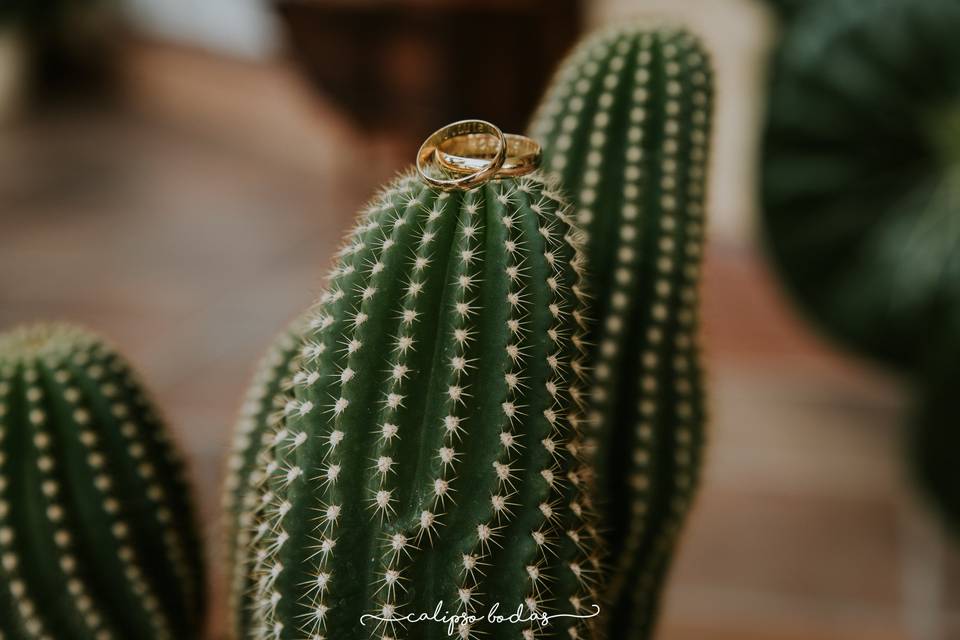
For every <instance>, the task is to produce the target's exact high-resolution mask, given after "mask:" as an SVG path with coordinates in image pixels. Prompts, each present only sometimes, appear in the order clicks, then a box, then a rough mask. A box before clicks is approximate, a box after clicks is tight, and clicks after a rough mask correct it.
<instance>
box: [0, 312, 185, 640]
mask: <svg viewBox="0 0 960 640" xmlns="http://www.w3.org/2000/svg"><path fill="white" fill-rule="evenodd" d="M188 493H189V492H188V491H187V487H186V483H185V480H184V474H183V464H182V462H181V460H180V458H179V456H178V454H177V452H176V451H175V449H174V447H173V445H172V443H171V442H170V440H169V438H168V435H167V433H166V431H165V430H164V428H163V425H162V423H161V422H160V420H159V418H158V417H157V416H156V414H155V413H154V410H153V409H152V407H151V405H150V404H149V402H148V400H147V399H146V397H145V396H144V394H143V392H142V390H141V387H140V385H139V384H138V382H137V381H136V378H135V377H134V374H133V373H132V372H131V370H130V368H129V366H128V365H127V364H126V363H125V362H124V361H123V360H122V359H121V358H120V357H119V356H118V355H117V354H116V353H115V352H114V351H113V350H112V349H110V348H109V347H107V346H106V345H105V344H104V343H103V342H101V341H100V340H99V339H98V338H97V337H95V336H93V335H90V334H88V333H85V332H83V331H81V330H79V329H75V328H71V327H66V326H59V325H52V326H37V327H31V328H24V329H17V330H14V331H12V332H10V333H7V334H5V335H3V336H0V637H2V638H8V639H14V640H27V639H29V640H34V639H44V640H54V639H55V640H73V639H77V640H87V639H93V640H108V639H111V638H114V639H117V640H119V639H122V638H144V639H160V638H198V637H200V631H201V626H202V615H203V608H204V581H203V569H202V565H201V550H200V542H199V538H198V536H197V533H196V527H195V522H194V518H193V510H192V507H191V505H190V503H189V502H188V498H187V496H188Z"/></svg>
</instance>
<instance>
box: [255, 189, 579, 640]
mask: <svg viewBox="0 0 960 640" xmlns="http://www.w3.org/2000/svg"><path fill="white" fill-rule="evenodd" d="M578 269H579V257H578V254H577V251H576V249H575V242H574V241H573V240H572V239H571V238H570V236H569V228H568V223H567V220H566V218H565V215H564V209H563V205H562V203H561V202H560V200H559V199H558V197H557V196H556V194H555V192H554V190H553V189H552V188H551V187H550V186H549V185H546V184H544V182H543V179H542V178H541V177H540V176H538V175H532V176H528V177H524V178H520V179H514V180H504V181H494V182H490V183H488V184H486V185H484V186H482V187H478V188H476V189H473V190H471V191H468V192H449V193H440V192H437V191H434V190H432V189H430V188H428V187H426V186H425V185H424V184H423V183H422V182H420V181H419V180H418V179H417V178H415V177H414V176H413V175H409V174H408V175H404V176H402V177H400V178H399V179H398V180H397V181H396V182H394V183H393V184H392V185H391V186H390V187H389V188H388V189H387V190H385V191H384V192H382V193H381V194H380V196H379V197H377V198H376V199H375V201H374V202H373V203H372V205H371V206H370V207H369V209H368V211H367V212H366V214H365V215H364V216H363V217H362V219H361V222H360V223H359V225H358V226H357V228H356V229H355V230H354V231H353V233H352V234H351V236H350V239H349V241H348V244H347V245H346V246H345V247H344V249H343V250H342V251H341V252H340V254H339V259H338V262H337V264H336V266H335V268H334V269H333V271H332V273H331V274H330V279H329V289H328V290H327V292H326V293H324V294H323V296H322V298H321V300H320V301H319V302H318V304H317V306H316V308H315V309H314V310H313V312H312V314H311V318H312V319H311V321H310V327H309V329H308V330H307V332H306V336H305V338H304V339H303V341H302V342H301V350H302V351H301V352H302V358H301V368H300V370H299V371H298V372H297V374H296V375H295V378H294V381H295V385H294V392H295V397H294V398H293V399H292V400H291V401H290V402H289V403H288V404H287V406H286V408H285V419H284V421H283V422H282V424H281V425H280V428H279V429H278V431H277V432H276V433H275V434H274V437H273V443H272V446H271V448H270V451H271V452H272V455H273V459H272V460H270V461H269V462H268V463H267V466H266V467H265V469H264V472H265V475H266V476H267V478H268V480H267V482H266V486H265V487H264V488H263V489H262V501H261V504H262V508H261V510H260V511H259V514H258V517H259V519H260V523H259V527H258V529H257V535H256V537H255V539H256V546H255V551H256V554H255V561H256V568H255V574H256V576H257V578H258V584H257V587H256V598H257V603H256V604H257V606H256V608H255V610H254V615H255V623H256V624H255V628H254V629H253V630H252V631H251V632H250V633H248V634H247V635H246V637H249V638H304V637H307V638H350V639H360V638H393V637H410V638H414V637H415V638H423V639H429V638H446V637H448V636H447V629H446V627H445V625H443V624H431V623H426V622H419V623H407V622H404V623H402V624H397V623H389V622H387V623H384V622H380V621H377V620H369V619H368V620H367V621H366V622H367V624H366V626H363V625H362V624H361V616H362V615H364V614H373V615H377V616H380V617H383V618H390V617H397V616H403V615H406V614H409V613H421V612H422V613H433V612H434V610H435V608H436V607H437V605H438V603H439V602H440V601H443V603H444V606H443V609H444V610H446V611H449V613H450V614H454V613H457V612H461V613H465V612H474V613H477V614H479V615H481V616H482V615H484V614H485V612H486V611H487V610H488V609H490V608H491V607H492V606H493V605H494V603H499V604H500V610H499V611H500V613H501V614H504V615H510V614H512V613H514V611H515V609H516V608H517V607H518V606H520V607H523V609H524V610H525V611H527V612H528V613H529V611H531V610H535V611H546V612H551V613H569V614H573V613H581V614H586V613H591V612H592V611H593V609H592V607H591V603H592V602H593V601H594V597H595V594H594V586H593V585H594V580H595V578H596V577H597V573H598V571H597V566H596V555H595V549H596V541H595V533H594V530H593V527H592V526H591V524H590V515H589V513H590V503H589V499H588V498H587V497H585V496H584V495H582V493H581V491H582V490H583V489H585V488H586V485H587V483H588V482H589V477H588V476H589V474H588V473H587V471H586V470H585V469H584V468H583V467H582V465H581V463H580V461H579V459H578V454H579V453H580V443H579V439H578V435H577V432H578V424H579V422H580V417H579V416H580V402H581V401H582V395H581V394H582V382H581V380H582V378H581V376H582V373H583V367H582V365H581V362H580V357H581V354H580V351H579V349H580V347H582V342H581V340H580V323H581V322H582V317H581V315H580V310H579V305H580V300H579V296H580V294H579V289H578ZM590 626H591V621H587V620H576V619H560V620H554V621H553V624H552V625H551V626H549V627H546V628H544V629H542V630H541V629H539V627H538V626H537V625H536V624H535V623H525V624H488V623H487V622H478V623H476V624H475V625H473V626H472V627H470V626H461V625H459V624H458V625H455V631H456V636H455V637H460V638H476V637H483V638H489V639H494V640H495V639H496V638H507V637H509V638H515V637H534V636H536V637H538V638H547V637H549V638H570V637H573V638H577V637H587V636H588V635H589V627H590ZM481 634H485V635H481Z"/></svg>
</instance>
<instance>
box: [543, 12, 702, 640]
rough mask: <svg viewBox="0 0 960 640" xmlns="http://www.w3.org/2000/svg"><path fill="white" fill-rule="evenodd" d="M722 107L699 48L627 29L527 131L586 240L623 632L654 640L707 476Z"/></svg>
mask: <svg viewBox="0 0 960 640" xmlns="http://www.w3.org/2000/svg"><path fill="white" fill-rule="evenodd" d="M712 99H713V88H712V74H711V69H710V64H709V60H708V56H707V54H706V53H705V52H704V50H703V47H702V46H701V44H700V42H699V40H698V39H697V38H695V37H694V36H693V35H691V34H690V33H688V32H686V31H684V30H683V29H678V28H669V27H658V26H650V27H648V26H644V25H631V26H627V27H617V28H614V29H610V30H607V31H605V32H603V33H600V34H598V35H596V36H594V37H592V38H589V39H588V40H587V41H585V42H584V43H583V44H582V45H581V46H580V47H579V48H578V49H577V50H576V51H575V52H574V53H573V54H572V55H571V57H570V58H569V60H567V61H566V63H564V64H563V65H562V67H561V69H560V71H559V72H558V74H557V76H556V79H555V80H554V83H553V86H552V87H551V89H550V90H549V91H548V94H547V97H546V98H545V100H544V102H543V105H542V107H541V109H540V111H539V113H538V114H537V116H536V117H535V119H534V123H533V125H532V127H531V132H532V133H531V135H532V136H533V137H535V138H536V139H537V140H539V141H540V142H542V143H543V145H544V162H545V168H546V169H547V170H548V171H552V172H555V173H556V174H558V175H559V176H560V178H561V179H562V183H563V186H564V187H565V188H566V189H567V190H568V191H569V193H570V195H571V198H572V200H573V203H574V205H575V209H574V211H575V215H576V219H577V222H579V224H580V226H581V227H582V229H583V230H584V235H585V237H586V244H585V247H586V254H587V257H588V260H587V263H588V264H587V277H586V280H585V281H586V284H587V286H586V289H587V292H588V294H589V295H590V296H591V305H590V310H589V314H588V315H589V317H590V318H591V322H590V323H589V331H588V333H587V340H586V342H587V344H589V345H590V351H589V354H588V356H587V359H586V361H587V363H588V364H589V366H590V367H591V368H592V369H593V371H594V375H595V382H594V385H593V388H592V392H591V394H590V395H591V408H592V411H591V414H590V416H589V418H590V419H589V421H588V422H589V424H590V432H589V433H590V442H589V444H590V449H591V450H592V451H593V452H594V456H595V457H594V461H595V466H596V469H597V476H598V477H597V489H598V495H599V496H601V501H600V503H598V508H599V509H600V511H601V512H602V516H603V517H602V520H601V525H602V529H603V531H604V532H605V533H606V534H607V537H608V538H609V539H608V543H609V544H608V547H609V552H610V555H609V560H608V562H609V564H610V565H611V567H613V568H614V571H615V574H614V576H613V578H612V580H611V583H610V588H609V590H608V594H607V598H606V599H608V600H610V601H611V603H612V607H611V608H609V609H608V611H607V613H608V614H609V615H607V616H606V618H607V620H608V621H609V625H608V627H609V628H608V631H609V636H610V637H611V638H628V637H629V638H641V637H647V636H648V635H649V634H650V633H651V630H652V627H653V624H654V621H655V617H656V608H657V605H658V599H659V591H660V586H661V583H662V582H663V580H664V576H665V574H666V572H667V569H668V567H669V562H670V556H671V553H672V551H673V548H674V545H675V542H676V538H677V535H678V532H679V529H680V527H681V525H682V524H683V521H684V517H685V514H686V512H687V510H688V509H689V507H690V504H691V501H692V498H693V495H694V490H695V488H696V485H697V481H698V478H699V469H700V463H701V457H702V453H701V449H702V445H703V428H704V406H703V405H704V392H703V383H702V379H701V378H702V375H701V370H700V364H699V355H698V347H697V326H698V315H699V314H698V291H697V289H698V281H699V279H700V261H701V254H702V249H703V238H704V193H705V182H706V176H707V170H706V165H707V156H708V144H709V137H710V122H711V117H712Z"/></svg>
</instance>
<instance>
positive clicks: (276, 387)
mask: <svg viewBox="0 0 960 640" xmlns="http://www.w3.org/2000/svg"><path fill="white" fill-rule="evenodd" d="M304 330H305V327H304V326H303V321H302V319H299V318H298V319H297V320H296V321H294V322H293V324H291V325H290V327H288V328H287V329H285V330H284V331H283V332H282V333H281V334H280V335H279V336H277V338H275V339H274V342H273V344H271V345H270V348H269V349H268V351H267V353H266V355H265V356H264V357H263V359H262V360H261V361H260V363H259V364H258V366H257V370H256V372H255V373H254V376H253V381H252V383H251V385H250V389H249V391H248V392H247V397H246V400H245V401H244V404H243V408H242V410H241V415H240V418H239V420H238V421H237V425H236V427H235V429H234V439H233V450H232V452H231V455H230V458H229V463H228V465H229V469H228V470H227V480H226V483H225V486H224V493H223V513H224V522H223V526H224V533H225V535H224V542H225V549H226V563H227V565H226V566H227V580H228V585H229V590H230V602H229V606H230V614H231V625H232V629H233V632H234V636H235V637H237V638H242V637H245V636H246V635H247V633H248V632H249V629H250V618H251V613H252V610H253V606H254V602H253V599H252V598H253V595H254V589H253V587H254V584H253V579H252V576H251V573H250V572H251V569H252V566H253V565H252V560H253V558H251V557H250V546H251V543H252V539H253V534H254V529H255V526H256V524H257V521H256V514H257V511H258V508H259V506H260V505H259V501H260V499H261V498H262V493H261V491H260V488H261V487H262V486H263V480H264V478H263V468H264V467H265V464H266V462H265V461H266V460H268V456H269V449H268V445H269V442H270V439H272V437H273V432H274V430H275V427H276V425H277V422H278V421H279V419H280V417H281V415H282V410H283V407H284V405H285V404H286V402H287V401H288V400H289V399H290V398H289V396H290V391H291V388H292V386H293V375H294V373H295V372H296V370H297V368H298V356H299V354H300V349H301V346H300V336H301V335H303V331H304Z"/></svg>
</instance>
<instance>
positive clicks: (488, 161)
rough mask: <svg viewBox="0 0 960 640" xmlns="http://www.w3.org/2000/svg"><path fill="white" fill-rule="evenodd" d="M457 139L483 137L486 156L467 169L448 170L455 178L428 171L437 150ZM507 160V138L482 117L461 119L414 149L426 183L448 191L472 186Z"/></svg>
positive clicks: (497, 169) (499, 167)
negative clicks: (418, 148)
mask: <svg viewBox="0 0 960 640" xmlns="http://www.w3.org/2000/svg"><path fill="white" fill-rule="evenodd" d="M460 138H468V139H476V140H480V139H483V140H485V142H484V143H483V144H482V146H483V148H484V149H486V157H485V158H483V159H480V160H479V162H478V163H476V164H475V165H473V166H471V167H469V168H467V167H466V166H464V167H463V168H462V169H458V170H456V171H449V173H451V174H454V175H456V176H458V177H448V178H441V177H438V176H437V175H436V173H437V172H436V171H431V170H430V168H431V166H432V165H435V164H436V163H437V157H438V154H437V150H438V149H439V148H441V147H443V146H444V145H446V144H448V143H450V142H451V141H455V140H458V139H460ZM506 159H507V140H506V137H505V136H504V135H503V132H502V131H501V130H500V129H499V128H497V127H496V126H495V125H493V124H491V123H489V122H486V121H485V120H461V121H459V122H454V123H453V124H448V125H447V126H445V127H442V128H441V129H438V130H436V131H434V132H433V133H432V134H431V135H430V137H428V138H427V139H426V140H425V141H424V143H423V144H422V145H421V146H420V151H418V152H417V171H418V172H419V173H420V177H421V178H423V180H424V181H426V182H427V184H429V185H431V186H433V187H437V188H439V189H443V190H445V191H449V190H452V189H463V190H467V189H472V188H474V187H477V186H480V185H481V184H483V183H485V182H487V181H488V180H490V179H491V178H493V177H494V176H496V175H497V172H498V171H500V169H501V168H502V167H503V164H504V162H505V161H506Z"/></svg>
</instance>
